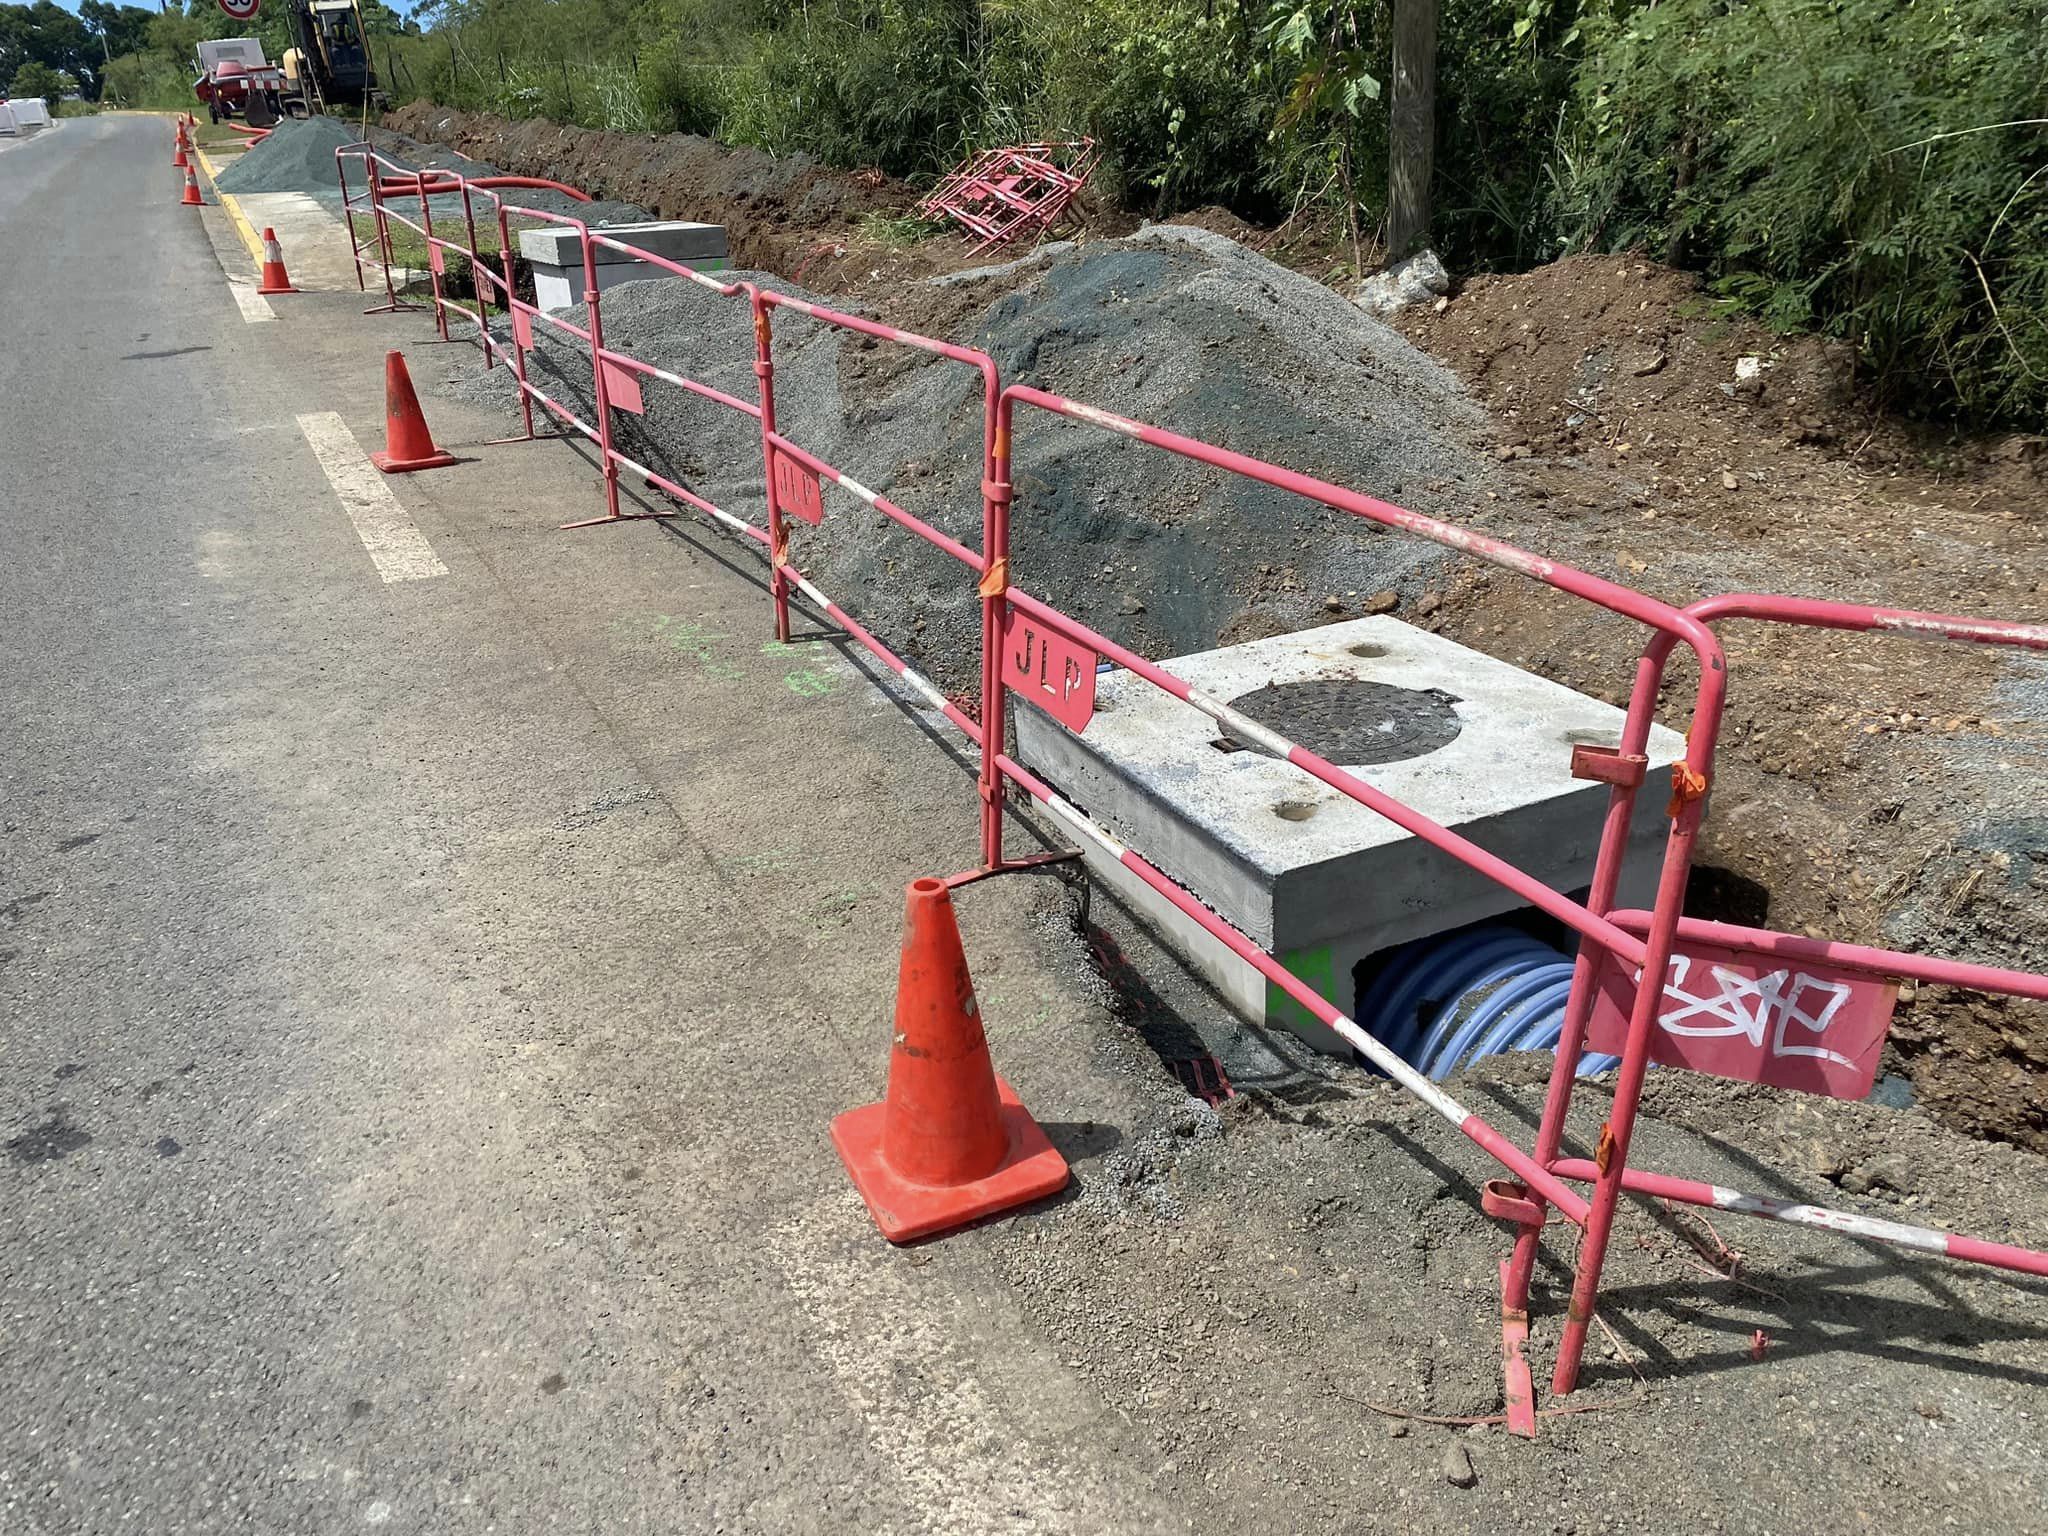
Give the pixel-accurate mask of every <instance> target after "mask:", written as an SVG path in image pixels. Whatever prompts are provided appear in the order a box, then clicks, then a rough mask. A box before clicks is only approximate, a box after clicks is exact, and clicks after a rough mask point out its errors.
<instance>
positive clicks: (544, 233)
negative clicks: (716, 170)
mask: <svg viewBox="0 0 2048 1536" xmlns="http://www.w3.org/2000/svg"><path fill="white" fill-rule="evenodd" d="M591 233H592V234H595V235H603V236H605V237H606V238H608V239H612V240H618V241H621V242H623V243H624V244H626V245H631V246H637V247H638V248H639V249H641V250H643V251H647V252H649V253H651V254H653V255H655V256H660V257H662V258H663V259H664V260H667V261H673V262H675V263H677V264H678V265H679V266H685V267H693V268H695V269H696V270H697V271H699V272H720V271H723V270H724V269H725V268H727V267H729V266H730V265H732V262H731V258H730V256H729V254H728V252H727V249H726V243H725V226H724V225H723V224H692V223H688V222H686V221H684V220H681V219H662V220H658V221H656V222H653V223H647V224H611V225H593V226H592V227H591ZM519 254H520V255H521V256H524V257H525V258H526V261H527V265H528V266H530V267H531V268H532V269H533V302H534V304H535V305H536V306H538V307H539V308H541V309H544V310H547V311H548V312H549V313H550V314H552V313H554V312H556V311H558V310H564V309H569V308H572V307H574V306H575V305H578V304H581V303H582V302H583V241H582V237H581V236H579V235H578V234H577V233H576V231H575V230H573V229H570V228H568V227H567V226H566V225H561V224H549V225H547V226H545V227H543V228H541V229H522V230H521V231H520V232H519ZM591 256H592V259H593V264H594V265H595V266H596V268H597V291H598V292H599V293H605V292H608V291H609V290H611V289H613V288H616V287H618V285H619V284H620V283H636V282H645V281H647V280H649V279H652V278H662V277H666V278H674V279H675V280H676V281H677V282H680V281H682V279H680V278H677V277H676V275H675V273H673V272H670V271H668V270H667V269H666V268H664V267H657V266H655V265H653V264H652V263H650V262H645V261H641V260H640V259H639V258H638V257H634V256H628V255H627V254H626V253H625V252H624V251H615V250H613V249H612V248H611V247H610V246H605V245H600V246H597V247H596V248H595V249H594V250H593V251H592V252H591Z"/></svg>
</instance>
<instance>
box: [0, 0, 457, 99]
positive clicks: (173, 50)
mask: <svg viewBox="0 0 2048 1536" xmlns="http://www.w3.org/2000/svg"><path fill="white" fill-rule="evenodd" d="M361 9H362V13H363V25H364V29H365V31H366V32H368V34H369V35H370V37H371V39H372V40H373V46H374V45H375V43H376V42H377V40H389V39H392V38H396V37H399V36H401V35H403V34H404V33H405V32H406V30H407V29H408V28H410V29H411V30H412V31H414V32H417V31H418V27H417V26H416V25H414V24H413V23H410V22H402V21H400V19H399V18H398V15H397V14H396V13H395V12H393V11H392V10H390V9H389V8H387V7H386V6H384V5H382V4H380V3H379V0H363V4H362V7H361ZM216 37H254V38H256V39H258V40H259V41H260V42H261V43H262V44H263V51H264V53H265V54H266V55H267V56H268V57H269V58H270V59H272V60H273V61H275V60H277V59H279V58H280V57H282V56H283V53H284V50H285V49H286V48H287V47H289V46H290V40H289V38H288V36H287V29H286V22H285V12H284V8H283V6H281V5H275V4H273V5H266V6H264V7H262V8H261V9H260V10H259V11H258V12H257V14H256V16H255V18H254V19H253V20H250V21H236V20H234V19H233V18H232V17H230V16H229V15H228V14H227V13H226V12H225V11H223V10H221V8H220V7H219V6H218V5H217V4H215V3H214V0H178V3H174V4H172V5H170V6H169V7H168V8H167V9H165V10H163V11H158V10H157V9H156V8H155V7H154V6H151V7H148V8H144V7H142V6H136V5H116V4H112V3H110V0H83V3H82V4H81V5H80V6H79V8H78V14H77V15H75V16H74V15H72V14H71V13H70V12H69V11H66V10H63V9H61V8H60V7H58V6H56V5H54V4H52V3H51V0H35V4H33V5H9V4H0V80H14V79H16V78H17V75H18V72H19V70H20V69H21V68H22V67H23V66H24V65H25V64H29V63H34V64H39V65H42V66H44V67H45V68H48V69H51V70H55V71H57V72H58V73H60V74H61V75H63V76H65V77H66V84H65V85H64V87H63V88H64V90H66V91H70V90H74V89H75V90H76V91H78V93H79V94H80V95H81V96H83V97H84V99H85V100H86V101H89V102H101V103H104V104H106V105H108V106H120V107H139V108H148V109H153V110H157V111H173V110H184V109H189V108H192V107H195V106H196V105H197V99H196V98H195V97H194V96H193V94H192V82H193V81H194V80H195V79H197V78H198V74H199V71H198V66H197V65H196V63H195V62H194V53H195V50H196V49H197V47H198V45H199V43H200V42H201V41H202V40H204V39H207V38H216ZM15 94H17V95H21V94H25V93H24V92H23V91H22V90H21V89H20V88H19V87H18V86H17V87H16V89H15Z"/></svg>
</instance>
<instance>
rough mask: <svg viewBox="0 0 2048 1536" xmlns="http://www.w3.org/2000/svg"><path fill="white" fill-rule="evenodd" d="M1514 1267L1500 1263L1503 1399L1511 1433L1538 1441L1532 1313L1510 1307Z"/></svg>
mask: <svg viewBox="0 0 2048 1536" xmlns="http://www.w3.org/2000/svg"><path fill="white" fill-rule="evenodd" d="M1511 1267H1512V1266H1511V1265H1510V1264H1509V1263H1508V1261H1507V1260H1506V1259H1502V1260H1501V1262H1500V1298H1501V1299H1500V1368H1501V1382H1502V1388H1501V1392H1502V1396H1503V1397H1504V1398H1505V1400H1506V1403H1507V1411H1508V1433H1509V1434H1511V1435H1520V1436H1521V1437H1522V1438H1523V1439H1524V1440H1534V1439H1535V1438H1536V1383H1535V1380H1534V1379H1533V1378H1532V1377H1531V1376H1530V1374H1529V1314H1528V1312H1527V1310H1526V1309H1523V1308H1520V1307H1513V1306H1510V1305H1508V1275H1509V1271H1510V1269H1511Z"/></svg>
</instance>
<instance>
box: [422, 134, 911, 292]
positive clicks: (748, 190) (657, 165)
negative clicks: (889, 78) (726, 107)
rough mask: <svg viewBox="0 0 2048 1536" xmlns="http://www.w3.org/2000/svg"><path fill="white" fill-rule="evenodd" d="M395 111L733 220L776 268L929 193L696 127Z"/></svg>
mask: <svg viewBox="0 0 2048 1536" xmlns="http://www.w3.org/2000/svg"><path fill="white" fill-rule="evenodd" d="M384 121H385V124H386V126H387V127H390V128H395V129H397V130H398V131H400V132H402V133H405V134H409V135H411V136H413V137H414V138H417V139H427V140H432V141H433V142H435V143H436V144H441V145H446V146H449V147H451V148H452V149H455V150H459V151H461V152H462V153H464V154H469V155H475V156H477V157H479V158H480V159H485V160H488V161H489V162H490V163H491V164H493V165H495V166H498V167H499V168H500V169H502V170H505V171H507V172H510V173H511V174H513V175H517V176H545V177H548V178H550V179H551V180H555V181H566V182H568V183H569V184H570V185H572V186H578V187H581V188H583V189H584V190H585V191H587V192H590V193H592V194H594V195H602V196H605V197H611V198H619V199H623V200H625V201H627V202H631V203H635V204H638V205H639V206H640V207H643V208H646V209H648V210H650V211H651V212H652V213H653V214H654V215H655V216H656V217H658V218H664V219H696V220H701V221H703V222H706V223H712V224H723V225H724V226H725V230H726V238H727V240H728V241H729V242H730V244H731V246H732V252H733V257H734V259H735V260H736V261H738V262H740V263H742V264H744V265H747V266H750V267H760V268H763V269H768V270H778V271H788V270H792V269H793V265H794V262H795V260H797V259H799V258H800V255H801V253H802V251H803V250H804V248H806V247H807V246H810V245H813V244H815V243H816V241H817V239H818V237H819V235H821V234H823V233H826V232H829V231H834V230H848V229H851V228H852V227H853V226H854V225H855V224H856V223H857V222H858V221H859V219H860V218H861V216H862V215H864V214H870V213H892V212H901V211H902V210H904V209H906V208H908V207H909V206H910V205H911V204H912V203H913V202H915V201H916V198H917V194H916V193H914V192H912V191H911V190H910V188H908V187H907V186H904V185H903V184H902V183H901V182H897V181H892V180H891V179H889V178H888V177H885V176H883V175H882V174H881V173H880V172H879V171H870V172H853V173H846V172H840V171H830V170H827V169H825V168H824V167H822V166H820V165H819V164H818V162H817V161H815V160H813V159H811V158H810V157H809V156H807V155H788V156H778V155H770V154H768V153H766V152H764V151H762V150H758V149H744V148H741V149H734V148H728V147H726V146H725V145H722V144H717V143H714V142H713V141H712V140H710V139H704V138H699V137H697V136H696V135H694V134H686V133H670V134H622V133H603V132H599V131H598V130H595V129H590V128H569V127H564V126H562V125H561V124H559V123H552V122H549V121H547V120H546V119H543V118H529V119H525V120H521V121H517V122H515V121H511V120H508V119H505V118H501V117H492V116H490V115H489V114H486V113H477V112H457V111H454V110H452V109H450V108H447V107H439V106H435V105H434V104H433V103H431V102H413V103H411V104H409V105H407V106H405V107H402V108H400V109H399V110H398V111H396V112H393V113H389V114H387V115H386V117H385V119H384Z"/></svg>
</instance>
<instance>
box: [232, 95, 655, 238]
mask: <svg viewBox="0 0 2048 1536" xmlns="http://www.w3.org/2000/svg"><path fill="white" fill-rule="evenodd" d="M370 139H371V142H372V143H373V144H374V145H375V146H376V148H377V150H378V152H379V153H380V154H382V155H384V156H385V157H386V158H388V159H392V160H396V161H398V162H399V163H400V164H402V165H404V166H406V167H407V168H409V169H429V170H445V171H453V172H454V173H456V174H457V175H460V176H471V177H475V176H493V175H496V174H497V169H496V167H494V166H489V165H486V164H484V163H483V162H482V161H481V160H471V159H469V158H468V157H466V156H464V155H458V154H456V153H455V152H454V151H452V150H447V149H442V148H441V147H440V146H439V145H433V144H420V143H418V142H416V141H415V140H412V139H409V138H407V137H406V136H405V135H403V134H398V133H387V132H385V131H384V130H383V129H379V128H373V129H371V130H370ZM360 142H361V135H360V133H359V132H358V131H357V129H356V128H355V127H354V126H353V125H352V124H349V123H346V122H343V121H342V120H341V119H339V118H333V117H312V118H307V119H306V120H305V121H303V122H291V121H287V122H283V123H280V124H278V126H277V129H276V131H275V132H273V133H272V134H271V135H270V137H269V138H267V139H265V140H263V141H262V142H261V143H260V144H258V145H257V146H256V147H255V148H254V149H251V150H248V151H247V152H246V153H244V154H242V155H240V156H238V157H237V158H236V159H235V161H234V163H233V164H231V165H229V166H227V167H225V168H224V169H223V170H222V171H221V173H220V188H221V190H222V191H224V192H303V193H306V194H308V195H310V196H312V197H317V198H319V199H320V200H321V201H322V202H324V203H327V204H329V205H330V206H339V204H340V201H341V186H340V183H339V182H338V181H337V179H336V177H335V169H334V152H335V150H337V149H339V148H340V147H341V146H342V145H344V144H355V143H360ZM349 179H350V184H351V185H352V186H355V187H357V188H360V186H361V183H362V177H361V172H360V171H359V170H358V169H357V168H356V167H355V166H351V167H350V168H349ZM510 195H511V196H512V197H513V198H514V200H516V201H517V202H519V203H521V204H523V205H524V206H526V207H529V208H540V209H544V210H546V211H547V212H549V213H570V214H574V215H575V216H576V217H577V218H579V219H585V220H588V221H589V222H590V223H592V224H633V223H638V222H640V221H642V220H644V219H645V218H646V217H647V214H646V212H645V210H643V209H641V208H638V207H635V206H634V205H633V204H631V203H615V202H593V203H579V202H577V201H576V199H575V198H573V197H569V196H566V195H565V194H563V193H560V192H549V191H545V190H542V189H539V188H521V189H519V190H518V191H516V192H513V193H511V194H510ZM429 201H430V203H431V204H432V206H433V210H434V215H435V217H436V218H437V219H439V218H445V217H455V216H459V215H460V214H461V212H462V199H461V198H460V197H459V196H449V195H443V196H440V197H435V198H431V199H429ZM415 206H416V204H415ZM479 211H480V212H481V211H483V210H482V209H481V208H480V210H479Z"/></svg>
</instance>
